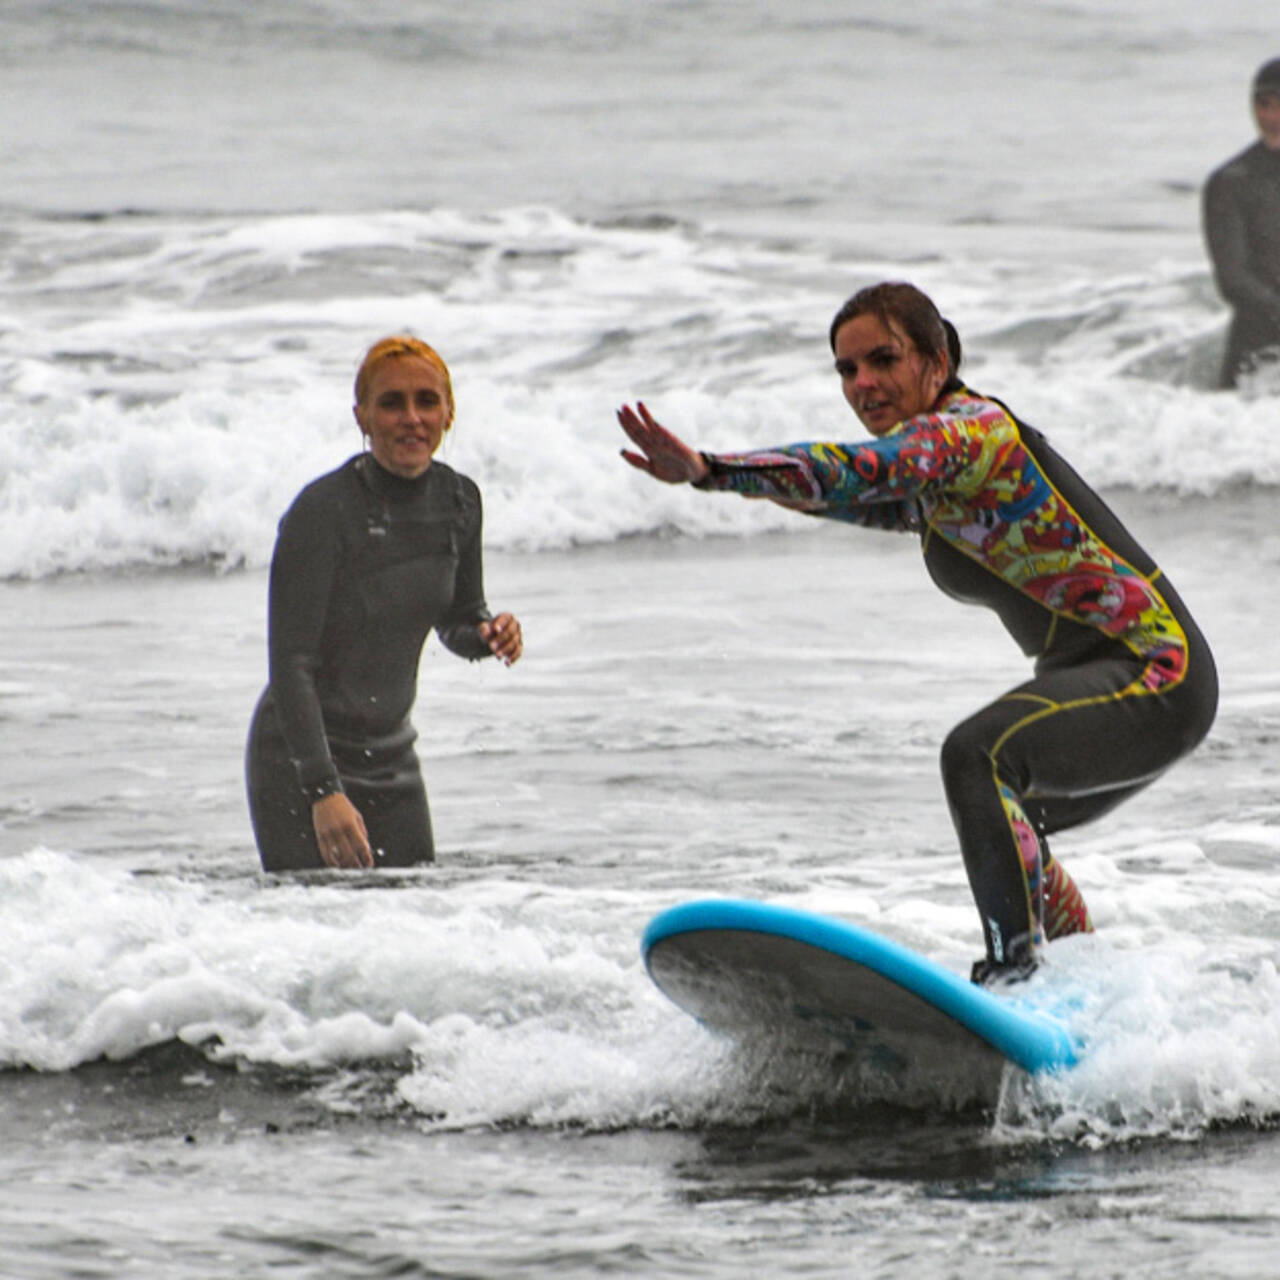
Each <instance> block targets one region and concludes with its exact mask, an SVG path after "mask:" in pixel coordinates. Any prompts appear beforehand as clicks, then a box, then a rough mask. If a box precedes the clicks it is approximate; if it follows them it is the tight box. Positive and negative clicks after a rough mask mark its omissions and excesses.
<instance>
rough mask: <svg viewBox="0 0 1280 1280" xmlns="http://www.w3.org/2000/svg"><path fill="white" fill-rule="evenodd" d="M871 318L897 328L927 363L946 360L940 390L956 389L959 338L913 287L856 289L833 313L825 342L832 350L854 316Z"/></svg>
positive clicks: (888, 283) (893, 284)
mask: <svg viewBox="0 0 1280 1280" xmlns="http://www.w3.org/2000/svg"><path fill="white" fill-rule="evenodd" d="M865 315H873V316H875V317H876V319H877V320H879V321H880V323H881V324H882V325H884V327H885V328H886V329H894V328H896V329H900V330H901V331H902V332H903V333H904V334H906V336H907V337H908V338H910V339H911V342H912V344H913V345H914V346H915V349H916V350H917V351H919V352H920V354H921V355H923V356H925V357H926V358H927V359H929V360H936V359H937V358H938V356H940V355H945V356H946V358H947V382H946V385H945V386H944V387H943V390H944V391H953V390H955V388H956V387H958V386H960V379H959V377H958V376H957V374H956V370H958V369H959V368H960V360H961V357H962V355H963V354H964V353H963V351H962V349H961V346H960V335H959V334H958V333H957V332H956V327H955V325H953V324H952V323H951V321H950V320H946V319H944V318H943V317H942V315H941V314H940V313H939V311H938V308H937V307H935V306H934V305H933V299H932V298H930V297H929V295H928V294H927V293H924V292H922V291H921V290H920V289H917V288H916V287H915V285H913V284H907V283H906V282H905V281H901V280H885V281H884V282H882V283H881V284H872V285H868V286H867V287H866V288H865V289H859V290H858V292H857V293H855V294H854V295H853V297H852V298H849V299H848V300H847V301H846V302H845V304H844V305H843V306H842V307H841V308H840V310H839V311H837V312H836V314H835V319H834V320H832V321H831V329H830V331H829V333H828V339H829V341H830V343H831V350H832V351H834V350H835V349H836V334H837V333H838V332H839V331H840V329H841V327H842V326H843V325H846V324H848V322H849V321H850V320H853V319H854V318H855V317H857V316H865Z"/></svg>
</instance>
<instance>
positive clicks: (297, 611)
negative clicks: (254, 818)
mask: <svg viewBox="0 0 1280 1280" xmlns="http://www.w3.org/2000/svg"><path fill="white" fill-rule="evenodd" d="M338 553H339V546H338V534H337V529H336V521H335V520H334V519H333V518H332V514H331V513H327V512H326V511H324V509H323V507H322V505H321V504H319V503H317V502H315V501H314V500H312V499H310V497H309V495H305V494H304V495H302V496H300V497H299V499H298V500H297V501H296V502H295V503H294V505H293V506H292V507H291V508H290V509H289V510H288V511H287V512H286V513H285V516H284V518H283V519H282V520H281V521H280V529H279V534H278V536H277V538H276V547H275V554H274V555H273V556H272V559H271V585H270V590H269V594H268V613H267V651H268V658H269V662H270V681H271V693H272V698H273V700H274V702H275V707H276V715H277V717H278V718H279V721H280V728H281V730H282V732H283V733H284V738H285V742H286V743H287V744H288V747H289V755H290V756H291V758H292V759H293V762H294V767H295V768H296V769H297V771H298V782H299V784H300V785H301V787H302V789H303V791H304V792H305V793H306V796H307V798H308V799H309V800H311V801H312V802H313V803H314V802H315V801H316V800H319V799H322V798H323V797H324V796H327V795H332V794H334V793H335V792H338V791H341V790H342V782H341V780H340V778H339V777H338V770H337V768H336V767H335V765H334V763H333V757H332V756H331V755H330V753H329V743H328V739H327V738H326V737H325V731H324V719H323V717H322V715H321V712H320V699H319V696H318V694H317V692H316V672H317V671H318V670H319V668H320V662H321V645H322V641H323V638H324V626H325V618H326V616H327V615H328V610H329V601H330V597H331V595H332V593H333V586H334V580H335V577H336V574H337V564H338Z"/></svg>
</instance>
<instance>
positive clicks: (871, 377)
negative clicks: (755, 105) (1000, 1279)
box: [618, 283, 1217, 983]
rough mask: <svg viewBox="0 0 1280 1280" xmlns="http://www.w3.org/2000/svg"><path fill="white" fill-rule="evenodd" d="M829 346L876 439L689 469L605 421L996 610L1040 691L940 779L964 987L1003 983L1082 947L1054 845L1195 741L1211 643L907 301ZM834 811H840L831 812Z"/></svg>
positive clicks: (714, 459)
mask: <svg viewBox="0 0 1280 1280" xmlns="http://www.w3.org/2000/svg"><path fill="white" fill-rule="evenodd" d="M830 341H831V348H832V351H833V352H834V353H835V369H836V373H837V374H838V375H839V378H840V383H841V387H842V388H843V391H844V397H845V399H846V400H847V401H848V403H849V405H850V407H851V408H852V409H853V411H854V413H855V414H857V416H858V418H859V419H860V420H861V422H862V425H863V426H864V427H866V429H867V430H868V431H869V432H870V433H871V438H870V439H865V440H859V441H856V442H854V443H851V444H824V443H819V444H792V445H787V446H783V447H778V448H769V449H761V450H755V451H752V452H747V453H734V454H721V455H715V454H707V453H699V452H697V451H695V450H694V449H692V448H690V447H689V446H688V445H686V444H685V443H684V442H683V441H681V440H679V439H678V438H677V437H676V436H675V435H673V434H672V433H671V432H669V431H667V430H666V429H665V428H664V427H663V426H662V425H661V424H660V423H659V422H658V421H657V420H656V419H655V418H654V417H653V416H652V415H651V414H650V413H649V411H648V410H647V409H646V408H645V406H644V405H643V404H637V405H636V406H635V408H632V407H631V406H624V407H623V408H622V409H620V410H619V411H618V419H619V422H620V423H621V426H622V429H623V430H624V431H625V432H626V434H627V435H628V436H629V437H630V439H631V441H632V442H633V444H634V445H635V447H636V449H637V450H638V452H635V451H631V450H628V449H624V450H623V457H624V458H625V459H626V460H627V461H628V462H629V463H631V464H632V465H633V466H635V467H638V468H639V469H640V470H642V471H646V472H648V473H649V474H650V475H652V476H653V477H654V478H656V479H658V480H662V481H666V482H667V483H669V484H680V483H689V484H692V485H694V486H695V487H696V488H699V489H717V490H732V491H733V492H736V493H740V494H743V495H744V496H746V497H756V498H770V499H772V500H773V501H774V502H777V503H780V504H782V505H783V506H787V507H791V508H794V509H796V510H799V511H803V512H807V513H809V514H812V515H817V516H826V517H829V518H831V519H836V520H845V521H848V522H850V523H853V524H858V525H863V526H866V527H868V528H876V529H898V530H904V531H913V532H916V533H918V534H919V537H920V540H921V545H922V548H923V552H924V560H925V565H926V568H927V569H928V572H929V574H930V576H931V577H932V578H933V580H934V582H935V584H936V585H937V586H938V587H940V588H941V589H942V591H944V592H945V593H946V594H948V595H950V596H952V597H954V598H955V599H957V600H960V601H962V602H965V603H974V604H983V605H986V606H987V607H989V608H991V609H993V610H994V611H995V612H996V614H997V616H998V617H999V619H1000V621H1001V622H1002V623H1003V624H1004V626H1005V628H1006V630H1007V631H1008V632H1009V633H1010V634H1011V635H1012V637H1013V639H1014V640H1015V641H1016V642H1017V643H1018V645H1019V646H1020V647H1021V648H1022V650H1023V652H1024V653H1026V654H1027V655H1028V656H1030V657H1033V658H1034V659H1035V675H1034V677H1033V678H1032V679H1030V680H1028V681H1026V682H1025V683H1024V684H1021V685H1019V686H1017V687H1016V688H1014V689H1012V690H1010V691H1009V692H1008V693H1006V694H1005V695H1004V696H1003V697H1001V698H998V699H997V700H996V701H995V702H993V703H992V704H991V705H990V706H987V707H984V708H983V709H982V710H980V711H978V712H977V713H976V714H974V715H972V716H970V717H969V718H968V719H967V720H965V721H964V722H963V723H962V724H960V725H958V726H957V727H956V728H955V729H953V730H952V731H951V733H950V734H949V735H948V737H947V739H946V742H945V744H944V745H943V748H942V779H943V785H944V788H945V791H946V796H947V801H948V804H949V806H950V809H951V816H952V819H953V821H954V823H955V827H956V831H957V834H958V836H959V839H960V847H961V850H962V852H963V855H964V861H965V867H966V869H967V871H968V876H969V884H970V887H971V888H972V891H973V895H974V899H975V901H976V903H977V906H978V912H979V915H980V917H981V920H982V929H983V934H984V937H985V940H986V955H985V956H984V957H983V958H982V959H980V960H979V961H978V962H977V963H976V964H975V965H974V967H973V974H972V978H973V981H975V982H979V983H989V982H993V981H998V980H1002V979H1003V980H1016V979H1017V978H1020V977H1023V976H1025V975H1026V974H1027V973H1029V972H1030V971H1031V970H1032V969H1033V968H1034V967H1035V966H1036V964H1037V963H1038V960H1039V958H1040V956H1041V952H1042V948H1043V946H1044V943H1045V941H1046V940H1048V939H1052V938H1058V937H1062V936H1064V935H1066V934H1071V933H1077V932H1086V931H1089V930H1091V929H1092V927H1093V926H1092V922H1091V920H1090V917H1089V912H1088V909H1087V908H1086V906H1085V903H1084V900H1083V898H1082V897H1081V894H1080V891H1079V889H1078V888H1077V887H1076V885H1075V884H1074V883H1073V881H1072V879H1071V877H1070V876H1069V875H1068V874H1067V872H1066V871H1065V870H1064V869H1063V867H1062V864H1061V863H1060V862H1059V861H1058V860H1057V859H1056V858H1054V857H1053V856H1052V854H1051V853H1050V851H1049V846H1048V842H1047V836H1048V835H1049V834H1051V833H1053V832H1055V831H1061V830H1064V829H1066V828H1068V827H1074V826H1076V825H1078V824H1080V823H1083V822H1087V821H1089V820H1090V819H1093V818H1097V817H1099V816H1101V815H1102V814H1104V813H1106V812H1108V811H1109V810H1110V809H1112V808H1113V807H1114V806H1115V805H1117V804H1119V803H1120V802H1121V801H1122V800H1124V799H1125V798H1126V797H1128V796H1131V795H1133V794H1134V792H1136V791H1138V790H1139V789H1140V788H1142V787H1145V786H1147V785H1148V784H1149V783H1150V782H1152V781H1154V780H1155V779H1156V778H1157V777H1159V776H1160V774H1162V773H1163V772H1164V771H1165V770H1166V769H1167V768H1169V766H1170V765H1172V764H1173V763H1174V761H1176V760H1178V759H1179V758H1180V757H1182V756H1184V755H1186V754H1187V753H1188V752H1189V751H1190V750H1191V749H1192V748H1193V747H1194V746H1195V745H1196V744H1197V743H1199V742H1200V741H1201V739H1203V738H1204V736H1205V734H1206V733H1207V732H1208V730H1209V726H1210V724H1211V723H1212V721H1213V717H1214V713H1215V710H1216V707H1217V676H1216V673H1215V670H1214V664H1213V658H1212V656H1211V655H1210V652H1209V648H1208V645H1207V644H1206V643H1205V640H1204V638H1203V637H1202V636H1201V634H1200V632H1199V630H1198V629H1197V627H1196V625H1195V623H1194V622H1193V620H1192V618H1191V615H1190V614H1189V613H1188V612H1187V609H1186V607H1185V606H1184V605H1183V603H1182V601H1181V600H1180V599H1179V598H1178V596H1177V594H1176V593H1175V591H1174V589H1173V587H1172V585H1171V584H1170V583H1169V581H1168V579H1167V578H1165V577H1164V576H1163V575H1162V574H1161V572H1160V570H1159V569H1158V568H1157V567H1156V565H1155V562H1154V561H1153V560H1152V559H1151V557H1150V556H1149V555H1147V553H1146V552H1145V551H1144V550H1143V549H1142V548H1141V547H1140V546H1139V545H1138V544H1137V542H1136V541H1135V540H1134V538H1133V537H1132V535H1131V534H1130V533H1129V531H1128V530H1127V529H1126V528H1125V527H1124V525H1122V524H1121V523H1120V521H1119V520H1118V519H1117V518H1116V516H1115V515H1114V514H1113V513H1112V512H1111V511H1110V510H1109V509H1108V507H1107V506H1106V505H1105V504H1104V503H1103V501H1102V500H1101V499H1100V498H1099V497H1098V495H1097V494H1096V493H1094V492H1093V490H1092V489H1090V488H1089V487H1088V485H1086V484H1085V483H1084V481H1083V480H1081V479H1080V477H1079V476H1078V475H1076V473H1075V472H1074V471H1073V470H1072V469H1071V468H1070V467H1069V466H1068V465H1067V463H1066V462H1065V461H1064V460H1063V459H1062V458H1061V457H1060V456H1059V455H1058V454H1057V453H1056V452H1055V450H1054V449H1053V448H1051V447H1050V445H1049V443H1048V441H1047V440H1046V439H1045V437H1044V436H1043V435H1041V434H1040V432H1038V431H1036V430H1035V429H1034V428H1032V427H1030V426H1028V425H1027V424H1026V423H1024V422H1022V421H1020V420H1019V419H1018V418H1016V417H1015V416H1014V414H1013V413H1012V412H1011V411H1010V410H1009V409H1007V408H1006V407H1005V406H1004V405H1003V404H1002V403H1000V401H998V400H995V399H993V398H992V397H990V396H985V395H981V394H979V393H978V392H975V391H971V390H970V389H969V388H968V387H966V386H965V385H964V384H963V383H962V382H961V381H960V378H959V376H958V374H957V368H958V366H959V363H960V354H961V352H960V340H959V337H958V335H957V334H956V332H955V329H954V328H953V327H952V326H951V325H950V324H948V323H947V322H946V321H944V320H943V319H942V317H941V316H940V315H939V314H938V311H937V309H936V307H935V306H934V304H933V303H932V301H931V300H930V299H929V298H928V297H927V296H926V295H925V294H923V293H922V292H920V290H918V289H916V288H915V287H914V286H912V285H909V284H900V283H884V284H879V285H875V286H872V287H870V288H867V289H864V290H862V291H861V292H859V293H857V294H855V295H854V296H853V297H852V298H850V299H849V300H848V302H846V303H845V305H844V306H843V307H842V308H841V309H840V311H839V312H837V314H836V317H835V319H834V321H833V322H832V325H831V330H830ZM841 798H842V795H841V796H833V797H832V803H833V804H838V803H839V802H840V800H841Z"/></svg>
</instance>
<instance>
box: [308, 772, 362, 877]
mask: <svg viewBox="0 0 1280 1280" xmlns="http://www.w3.org/2000/svg"><path fill="white" fill-rule="evenodd" d="M311 825H312V826H313V827H315V830H316V842H317V843H318V844H319V846H320V857H321V858H322V859H323V860H324V863H325V865H326V866H329V867H338V868H340V869H341V868H347V869H351V870H355V869H358V868H360V867H371V866H373V850H372V849H371V848H370V847H369V832H368V831H367V830H366V828H365V825H364V819H363V818H362V817H361V816H360V810H359V809H357V808H356V807H355V805H353V804H352V803H351V801H350V800H348V799H347V797H346V796H345V795H343V793H342V792H341V791H339V792H337V793H336V794H334V795H331V796H325V797H324V799H323V800H317V801H316V802H315V804H313V805H312V806H311Z"/></svg>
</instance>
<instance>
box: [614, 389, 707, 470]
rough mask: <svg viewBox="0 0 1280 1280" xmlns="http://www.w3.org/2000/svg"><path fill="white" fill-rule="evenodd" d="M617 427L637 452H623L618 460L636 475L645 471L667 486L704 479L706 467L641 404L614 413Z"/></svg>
mask: <svg viewBox="0 0 1280 1280" xmlns="http://www.w3.org/2000/svg"><path fill="white" fill-rule="evenodd" d="M618 424H619V426H621V427H622V429H623V431H625V432H626V433H627V435H628V436H629V437H630V438H631V443H632V444H634V445H635V446H636V448H638V449H639V450H640V452H639V453H633V452H632V451H631V450H630V449H623V451H622V456H623V457H624V458H625V459H626V460H627V461H628V462H629V463H630V464H631V465H632V466H633V467H635V468H636V470H638V471H647V472H648V473H649V475H651V476H653V478H654V479H655V480H662V481H664V482H665V483H667V484H691V483H693V484H696V483H697V482H698V481H699V480H704V479H706V475H707V470H708V468H707V463H706V459H705V458H703V456H702V454H700V453H699V452H698V451H697V450H696V449H691V448H689V446H688V445H687V444H685V442H684V441H683V440H681V439H679V438H678V437H677V436H673V435H672V434H671V432H670V431H668V430H667V429H666V427H664V426H663V425H662V424H661V423H660V422H659V421H658V420H657V419H656V418H655V417H654V416H653V415H652V414H651V413H650V412H649V410H648V409H646V408H645V407H644V405H643V404H641V403H639V402H638V401H637V403H636V407H635V408H634V409H633V408H632V407H631V406H630V405H626V404H624V405H623V406H622V408H621V409H619V410H618Z"/></svg>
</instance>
